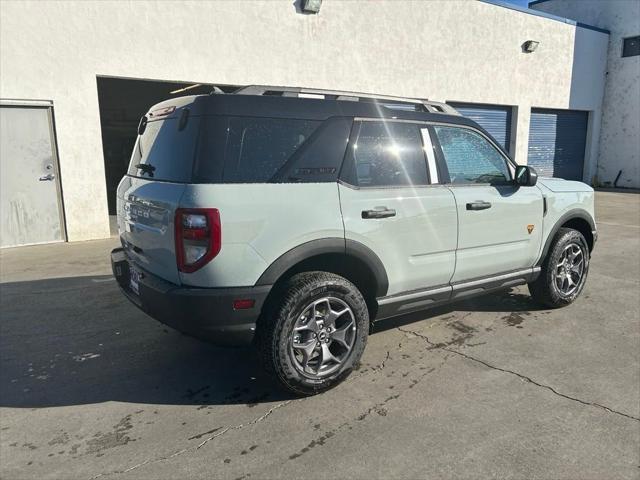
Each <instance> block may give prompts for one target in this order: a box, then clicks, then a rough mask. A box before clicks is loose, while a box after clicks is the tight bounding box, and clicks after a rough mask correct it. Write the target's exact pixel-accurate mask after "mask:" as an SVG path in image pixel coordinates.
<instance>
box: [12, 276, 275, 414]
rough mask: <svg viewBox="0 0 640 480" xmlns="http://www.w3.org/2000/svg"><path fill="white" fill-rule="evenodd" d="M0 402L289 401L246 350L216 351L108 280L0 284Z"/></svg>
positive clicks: (39, 404) (32, 404) (44, 404)
mask: <svg viewBox="0 0 640 480" xmlns="http://www.w3.org/2000/svg"><path fill="white" fill-rule="evenodd" d="M0 311H1V312H2V319H1V320H0V406H3V407H22V408H33V407H52V406H64V405H78V404H90V403H99V402H106V401H119V402H133V403H149V404H176V405H180V404H185V405H187V404H188V405H203V406H206V405H216V404H246V405H248V406H249V407H252V406H254V405H257V404H258V403H261V402H265V401H279V400H283V399H285V398H288V396H287V394H286V393H284V392H283V391H282V390H280V389H279V388H277V386H276V385H275V384H274V382H273V381H272V380H271V379H270V378H269V377H268V376H267V375H266V374H265V373H263V370H262V368H261V366H260V364H259V362H258V361H257V359H256V355H255V352H254V351H253V350H252V349H251V348H217V347H215V346H212V345H210V344H207V343H204V342H201V341H198V340H196V339H193V338H190V337H188V336H186V335H182V334H180V333H179V332H177V331H175V330H173V329H171V328H168V327H165V326H164V325H162V324H160V323H159V322H156V321H155V320H153V319H151V318H150V317H148V316H147V315H145V314H144V313H143V312H141V311H139V310H138V309H137V308H136V307H134V306H133V305H132V304H130V303H129V302H128V301H127V300H126V299H125V297H124V296H123V295H122V294H121V293H120V291H119V289H118V287H117V284H116V282H115V281H114V280H113V279H112V277H110V276H99V277H74V278H55V279H49V280H38V281H31V282H15V283H3V284H1V285H0Z"/></svg>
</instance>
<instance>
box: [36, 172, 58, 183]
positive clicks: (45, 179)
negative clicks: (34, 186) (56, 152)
mask: <svg viewBox="0 0 640 480" xmlns="http://www.w3.org/2000/svg"><path fill="white" fill-rule="evenodd" d="M55 178H56V176H55V175H54V174H53V173H47V174H46V175H43V176H41V177H40V178H39V179H38V180H40V181H41V182H50V181H51V180H54V179H55Z"/></svg>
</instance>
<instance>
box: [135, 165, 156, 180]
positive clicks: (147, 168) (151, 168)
mask: <svg viewBox="0 0 640 480" xmlns="http://www.w3.org/2000/svg"><path fill="white" fill-rule="evenodd" d="M135 167H136V168H138V169H140V170H142V173H146V174H147V175H149V176H150V177H153V172H154V170H155V169H156V167H154V166H153V165H151V164H150V163H138V164H137V165H136V166H135Z"/></svg>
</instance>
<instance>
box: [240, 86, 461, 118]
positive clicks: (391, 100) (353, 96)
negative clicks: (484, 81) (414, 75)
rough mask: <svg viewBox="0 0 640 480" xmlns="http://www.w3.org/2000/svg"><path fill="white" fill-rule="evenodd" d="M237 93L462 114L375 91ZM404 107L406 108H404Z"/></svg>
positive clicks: (252, 89) (254, 89) (267, 89)
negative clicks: (409, 107) (375, 103)
mask: <svg viewBox="0 0 640 480" xmlns="http://www.w3.org/2000/svg"><path fill="white" fill-rule="evenodd" d="M233 93H234V94H237V95H277V96H282V97H299V98H318V99H328V100H343V101H351V102H367V101H368V102H378V103H383V104H385V105H384V106H385V107H387V108H392V109H393V108H395V109H397V110H405V109H406V107H408V106H414V108H415V107H420V108H422V109H423V110H424V111H427V112H430V113H446V114H449V115H460V113H458V111H457V110H456V109H455V108H453V107H452V106H451V105H447V104H446V103H441V102H432V101H429V100H426V99H419V98H409V97H396V96H390V95H376V94H373V93H361V92H349V91H340V90H324V89H319V88H304V87H276V86H271V85H248V86H246V87H242V88H239V89H238V90H236V91H234V92H233ZM403 107H404V108H403Z"/></svg>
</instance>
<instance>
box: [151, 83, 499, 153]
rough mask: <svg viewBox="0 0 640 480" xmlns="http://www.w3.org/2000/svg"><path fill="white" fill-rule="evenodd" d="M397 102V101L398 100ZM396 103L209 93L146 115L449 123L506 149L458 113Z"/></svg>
mask: <svg viewBox="0 0 640 480" xmlns="http://www.w3.org/2000/svg"><path fill="white" fill-rule="evenodd" d="M398 103H400V102H398ZM390 105H391V106H393V105H396V104H394V102H393V101H379V100H374V99H372V100H371V101H348V100H332V99H316V98H301V97H285V96H272V95H238V94H233V93H228V94H223V93H219V94H210V95H195V96H194V95H192V96H184V97H177V98H173V99H170V100H165V101H164V102H161V103H159V104H157V105H154V106H153V107H151V108H150V109H149V112H150V113H148V114H147V117H148V118H149V120H152V119H153V112H154V111H157V110H160V109H163V108H167V107H175V110H172V113H171V114H170V115H163V117H162V118H170V117H178V116H179V115H180V114H181V110H183V109H184V108H188V109H189V111H190V112H189V113H190V115H230V116H252V117H268V118H296V119H301V120H321V121H322V120H326V119H327V118H330V117H363V118H385V119H394V120H396V119H398V120H411V121H418V122H439V123H448V124H452V125H463V126H468V127H473V128H475V129H478V130H480V131H481V132H483V133H484V134H485V135H487V136H488V137H489V138H491V139H492V140H493V141H494V143H495V144H496V145H497V146H498V147H499V148H500V149H501V150H502V151H503V152H504V153H505V154H506V155H508V152H506V151H505V150H504V148H502V146H500V145H499V144H498V142H497V141H495V139H493V137H492V136H491V135H490V134H489V133H488V132H487V131H486V130H484V129H483V128H482V127H481V126H480V125H478V124H477V123H476V122H474V121H473V120H471V119H469V118H466V117H464V116H462V115H450V114H447V113H433V112H427V111H412V110H408V109H406V108H402V107H406V105H402V106H401V107H400V108H390Z"/></svg>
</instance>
